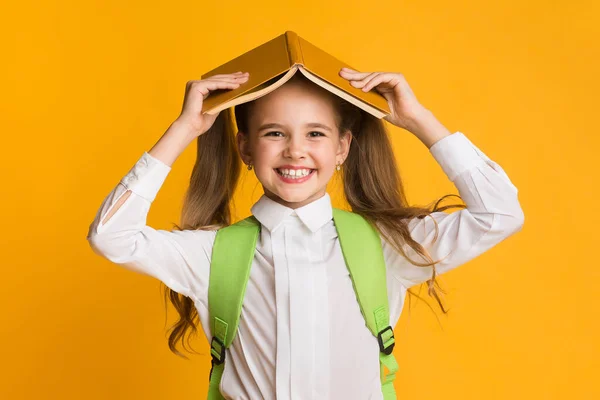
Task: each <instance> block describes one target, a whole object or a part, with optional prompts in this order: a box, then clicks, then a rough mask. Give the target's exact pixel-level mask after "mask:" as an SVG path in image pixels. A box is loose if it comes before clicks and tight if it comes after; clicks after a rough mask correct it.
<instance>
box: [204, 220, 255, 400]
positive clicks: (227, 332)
mask: <svg viewBox="0 0 600 400" xmlns="http://www.w3.org/2000/svg"><path fill="white" fill-rule="evenodd" d="M259 230H260V223H259V222H258V220H256V218H254V217H253V216H250V217H248V218H246V219H243V220H241V221H239V222H237V223H235V224H233V225H230V226H228V227H225V228H223V229H220V230H219V231H217V236H216V237H215V242H214V245H213V249H212V257H211V264H210V275H209V285H208V309H209V310H208V311H209V316H210V329H211V333H212V340H211V345H210V353H211V357H212V360H211V370H210V377H209V380H210V383H209V386H208V399H209V400H223V399H224V398H223V396H222V395H221V392H220V391H219V385H220V383H221V377H222V375H223V369H224V367H225V365H224V361H225V349H228V348H229V346H230V345H231V342H232V341H233V338H234V337H235V335H236V333H237V329H238V323H239V321H240V314H241V312H242V303H243V301H244V295H245V293H246V285H247V283H248V277H249V276H250V268H251V266H252V260H253V259H254V251H255V248H256V241H257V239H258V234H259Z"/></svg>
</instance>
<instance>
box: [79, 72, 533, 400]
mask: <svg viewBox="0 0 600 400" xmlns="http://www.w3.org/2000/svg"><path fill="white" fill-rule="evenodd" d="M340 75H341V76H342V77H344V78H346V79H347V80H348V84H349V85H353V86H354V87H356V88H362V90H365V91H368V90H377V91H378V92H379V93H381V94H382V95H383V96H385V98H386V99H387V101H388V103H389V105H390V108H391V110H392V112H391V114H390V115H389V116H387V117H385V120H386V121H388V122H389V123H392V124H394V125H396V126H399V127H401V128H404V129H405V130H407V131H409V132H411V133H412V134H414V135H415V136H416V137H417V138H418V139H419V140H420V141H421V142H423V144H424V145H425V146H427V147H428V149H429V151H430V153H431V155H432V156H433V157H434V158H435V160H436V161H437V162H438V163H439V165H440V167H441V168H442V170H443V171H444V173H445V174H446V175H447V176H448V179H450V180H451V181H452V182H453V183H454V184H455V185H456V188H457V189H458V191H459V193H460V197H461V198H462V200H463V201H464V202H465V204H466V209H462V210H460V211H456V212H453V213H445V212H443V210H444V209H447V208H449V207H451V206H446V207H438V205H437V203H436V204H435V206H434V207H433V208H432V207H428V208H421V207H413V206H409V205H408V204H407V201H406V197H405V194H404V190H403V186H402V180H401V179H400V177H399V176H398V171H397V168H396V164H395V160H394V154H393V151H392V146H391V143H390V140H389V138H388V133H387V131H386V127H385V125H384V122H383V121H381V120H379V119H377V118H375V117H373V116H371V115H370V114H367V113H366V112H364V111H362V110H361V109H359V108H357V107H355V106H353V105H351V104H349V103H347V102H346V101H344V100H343V99H341V98H339V97H337V96H335V95H333V94H331V93H330V92H328V91H326V90H324V89H322V88H320V87H318V86H316V85H314V84H313V83H311V82H309V81H306V80H305V78H303V77H302V75H300V74H296V76H294V78H293V79H292V80H290V81H289V82H287V83H286V84H284V85H283V86H282V87H280V88H278V89H276V90H275V91H273V92H271V93H270V94H268V95H266V96H264V97H261V98H259V99H257V100H255V101H253V102H250V103H245V104H242V105H239V106H237V107H236V108H235V110H234V111H235V112H234V114H233V115H232V114H231V110H227V111H224V112H222V113H220V114H219V116H218V117H217V116H211V115H204V114H202V113H201V111H202V103H203V100H204V99H205V98H206V97H207V96H208V95H209V94H210V92H211V91H213V90H217V89H233V88H237V87H239V85H243V84H244V82H246V81H247V78H248V74H247V73H241V72H237V73H233V74H227V75H217V76H213V77H210V78H207V79H204V80H196V81H190V82H188V83H187V87H186V92H185V98H184V102H183V107H182V111H181V114H180V115H179V116H178V118H177V119H176V120H175V121H174V122H173V123H172V124H171V126H170V127H169V128H168V130H167V131H166V132H165V133H164V135H163V136H162V137H161V138H160V140H159V141H158V142H157V143H156V144H155V145H154V146H153V147H152V148H151V149H150V150H149V151H148V152H144V153H143V154H142V155H141V157H140V159H139V160H138V161H137V163H136V164H135V165H134V166H133V168H132V169H131V170H130V171H129V172H128V173H127V174H126V175H125V176H124V177H123V179H122V180H121V181H120V182H119V184H118V185H117V186H116V187H115V188H114V189H113V190H112V192H110V193H109V195H108V196H107V197H106V199H105V200H104V202H103V203H102V205H101V207H100V210H99V211H98V213H97V214H96V217H95V219H94V221H93V222H92V224H91V226H90V229H89V233H88V240H89V242H90V245H91V246H92V248H93V249H94V251H95V252H96V253H98V254H100V255H101V256H103V257H105V258H107V259H108V260H110V261H112V262H114V263H117V264H121V265H123V266H124V267H125V268H128V269H131V270H134V271H137V272H140V273H144V274H147V275H150V276H153V277H155V278H157V279H159V280H160V281H162V282H163V283H164V284H165V285H166V287H168V289H167V290H168V291H169V297H170V300H171V301H172V303H173V305H174V306H175V308H176V309H177V311H178V312H179V314H180V317H181V319H180V321H179V322H178V323H177V324H176V325H174V328H173V332H172V333H171V335H170V337H169V346H170V348H171V350H172V351H173V352H175V353H176V354H179V355H181V353H179V352H178V351H177V350H176V349H175V343H176V342H177V341H178V340H181V342H182V343H183V344H184V347H185V343H184V342H183V337H184V335H185V333H186V330H187V329H188V328H189V329H191V330H192V331H195V328H196V325H197V321H198V320H199V322H200V323H201V325H202V328H203V330H204V333H205V335H206V337H207V338H208V340H209V341H210V339H211V332H210V324H209V318H208V317H209V315H208V282H209V273H210V261H211V252H212V246H213V242H214V238H215V236H216V232H217V229H219V228H222V227H225V226H227V225H230V224H231V223H232V222H234V221H232V217H231V210H230V206H231V204H230V202H231V200H232V195H233V193H234V189H235V187H236V184H237V183H238V177H239V174H240V169H241V168H240V166H241V164H240V159H241V160H242V161H243V162H244V163H245V164H246V165H247V168H248V170H252V169H253V170H254V173H255V174H256V176H257V178H258V180H259V181H260V183H261V184H262V187H263V190H264V195H263V196H262V197H261V198H260V199H259V200H258V201H257V202H256V203H255V204H254V205H253V206H252V214H253V215H254V216H255V217H256V218H257V220H258V221H259V222H260V224H261V231H260V232H261V233H260V237H259V240H258V243H257V246H256V252H255V256H254V260H253V264H252V268H251V271H250V277H249V281H248V285H247V289H246V293H245V297H244V303H243V308H242V313H241V317H240V322H239V328H238V333H237V335H236V336H235V339H234V341H233V343H232V345H231V347H230V348H229V349H228V350H227V352H226V361H225V366H224V367H225V369H224V371H223V376H222V380H221V385H220V391H221V394H222V395H223V397H224V398H226V399H275V398H277V399H280V400H281V399H361V400H364V399H381V398H382V393H381V382H380V364H379V359H378V352H379V348H378V343H377V339H376V338H375V337H374V336H373V335H372V334H371V332H370V331H369V330H368V329H367V327H366V325H365V320H364V318H363V316H362V315H361V312H360V307H359V304H358V302H357V299H356V295H355V292H354V290H353V287H352V281H351V278H350V276H349V273H348V270H347V268H346V265H345V263H344V258H343V255H342V252H341V248H340V244H339V240H338V236H337V232H336V229H335V226H334V223H333V220H332V205H331V200H330V196H329V194H328V193H327V192H326V186H327V183H328V182H329V181H330V179H331V178H332V177H333V176H334V175H335V174H337V175H339V176H340V179H342V180H343V185H344V194H345V197H346V200H347V201H348V203H349V205H350V207H351V210H352V211H353V212H355V213H358V214H360V215H362V216H363V217H364V218H365V219H367V220H368V221H369V222H371V223H372V224H373V226H375V227H376V229H377V230H378V231H379V232H380V236H381V239H382V246H383V251H384V258H385V263H386V269H387V272H386V273H387V289H388V298H389V306H390V324H391V326H392V327H393V326H395V325H396V323H397V321H398V318H399V316H400V313H401V311H402V308H403V304H404V299H405V296H406V293H407V292H408V290H409V289H410V288H411V287H413V286H415V285H418V284H421V283H423V282H427V283H428V287H429V293H430V295H433V296H435V297H436V299H437V301H438V302H439V297H438V296H437V294H436V291H435V288H434V283H435V282H436V281H435V276H436V274H437V275H439V274H441V273H444V272H447V271H449V270H451V269H453V268H455V267H457V266H459V265H461V264H464V263H466V262H467V261H469V260H472V259H473V258H475V257H477V256H478V255H480V254H482V253H483V252H485V251H487V250H489V249H490V248H492V247H493V246H495V245H496V244H498V243H500V242H501V241H502V240H504V239H506V238H507V237H509V236H510V235H512V234H514V233H516V232H517V231H519V230H520V229H521V227H522V225H523V220H524V216H523V212H522V210H521V207H520V204H519V201H518V199H517V188H516V187H515V186H514V185H513V184H512V182H511V181H510V179H509V178H508V176H507V175H506V173H505V172H504V170H503V169H502V168H501V167H500V166H499V165H498V164H497V163H495V162H494V161H492V160H491V159H490V158H488V157H487V156H486V155H485V154H484V153H483V152H482V151H481V150H479V149H478V148H477V147H476V146H475V145H474V144H473V143H472V142H471V141H470V140H469V139H468V138H467V137H466V136H465V135H464V134H463V133H461V132H455V133H453V134H450V132H449V131H448V130H447V129H446V128H445V127H444V126H443V125H442V124H441V123H440V122H439V121H438V120H437V119H436V118H435V117H434V115H433V114H432V113H431V112H430V111H429V110H428V109H426V108H425V107H424V106H422V105H421V104H420V103H419V102H418V100H417V98H416V97H415V95H414V94H413V92H412V90H411V88H410V87H409V85H408V83H407V82H406V80H405V79H404V77H403V76H402V75H401V74H398V73H389V72H380V73H377V72H375V73H361V72H358V71H354V70H347V69H343V70H341V71H340ZM234 117H235V122H236V124H237V134H236V131H235V130H234V129H235V127H234V125H233V118H234ZM195 139H197V140H198V154H197V160H196V164H195V165H194V168H193V171H192V176H191V180H190V187H189V190H188V192H187V194H186V199H185V203H184V208H183V212H182V226H181V227H179V226H178V227H177V229H176V230H173V231H166V230H155V229H153V228H152V227H150V226H147V225H146V216H147V214H148V211H149V208H150V205H151V204H152V201H153V200H154V198H155V197H156V195H157V193H158V191H159V189H160V187H161V186H162V184H163V182H164V180H165V178H166V177H167V175H168V174H169V172H170V170H171V166H172V165H173V163H174V161H175V160H176V159H177V157H178V156H179V155H180V154H181V153H182V151H183V150H184V149H185V148H186V147H187V146H188V145H189V144H190V143H191V142H192V141H194V140H195ZM238 154H239V155H238ZM248 173H250V172H248ZM444 197H446V196H444ZM455 207H461V208H465V206H464V205H457V206H455ZM438 236H439V237H438ZM418 258H422V259H421V260H418ZM434 261H435V262H436V263H435V264H434ZM166 294H167V293H166V292H165V295H166ZM440 305H441V303H440ZM442 309H443V307H442ZM400 364H401V363H400ZM401 365H402V364H401Z"/></svg>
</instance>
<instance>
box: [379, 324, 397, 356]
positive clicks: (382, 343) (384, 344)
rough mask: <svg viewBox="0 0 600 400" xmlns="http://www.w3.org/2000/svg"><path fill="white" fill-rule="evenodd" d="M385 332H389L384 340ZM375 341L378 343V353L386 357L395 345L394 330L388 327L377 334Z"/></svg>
mask: <svg viewBox="0 0 600 400" xmlns="http://www.w3.org/2000/svg"><path fill="white" fill-rule="evenodd" d="M387 331H390V333H389V335H390V336H389V337H387V338H386V339H385V340H384V339H383V334H384V333H386V332H387ZM377 341H378V342H379V351H381V352H382V353H383V354H386V355H390V354H392V350H394V345H395V344H396V340H395V339H394V330H393V329H392V327H391V326H388V327H387V328H385V329H383V330H382V331H381V332H379V334H377Z"/></svg>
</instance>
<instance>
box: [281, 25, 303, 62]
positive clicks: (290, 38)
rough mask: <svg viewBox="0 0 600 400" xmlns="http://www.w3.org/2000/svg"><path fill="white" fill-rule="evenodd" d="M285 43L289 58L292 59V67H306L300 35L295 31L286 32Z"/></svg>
mask: <svg viewBox="0 0 600 400" xmlns="http://www.w3.org/2000/svg"><path fill="white" fill-rule="evenodd" d="M285 43H286V45H287V51H288V57H289V59H290V67H292V66H294V65H295V64H302V65H304V57H303V56H302V48H301V47H300V40H298V34H297V33H296V32H293V31H286V32H285Z"/></svg>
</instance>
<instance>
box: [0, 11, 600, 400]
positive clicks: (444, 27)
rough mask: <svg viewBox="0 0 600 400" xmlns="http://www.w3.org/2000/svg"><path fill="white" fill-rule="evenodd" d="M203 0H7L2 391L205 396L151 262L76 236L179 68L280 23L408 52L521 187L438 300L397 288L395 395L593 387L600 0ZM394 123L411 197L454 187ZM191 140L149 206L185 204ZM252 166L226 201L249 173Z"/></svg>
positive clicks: (154, 134) (358, 62)
mask: <svg viewBox="0 0 600 400" xmlns="http://www.w3.org/2000/svg"><path fill="white" fill-rule="evenodd" d="M213 3H214V4H212V3H211V2H199V1H186V2H181V1H170V2H166V3H165V2H148V1H128V2H123V1H114V0H109V1H106V0H102V1H101V0H94V1H69V2H65V1H62V2H56V1H30V0H24V1H18V2H10V3H8V4H5V5H3V7H2V8H3V10H2V13H1V16H0V22H1V24H0V38H1V39H0V41H1V43H2V46H1V50H0V51H1V52H2V53H1V54H2V62H1V63H0V72H1V79H2V84H1V89H0V90H1V92H2V96H1V97H0V102H1V103H0V110H1V111H0V122H1V124H0V127H1V129H2V138H3V141H2V157H0V160H1V161H0V162H1V163H2V165H1V166H0V167H1V168H2V181H3V182H2V196H1V201H2V203H1V206H2V210H3V218H2V222H3V223H2V226H3V228H2V230H1V235H2V238H1V243H2V253H3V254H2V255H3V262H2V269H1V271H2V274H3V277H2V278H3V279H2V280H3V282H4V284H3V288H2V291H1V293H2V294H1V296H2V298H1V299H0V300H1V302H2V303H1V304H2V322H1V326H2V328H1V329H0V335H1V336H0V343H1V345H0V346H1V360H2V362H1V363H0V365H1V367H0V368H2V371H0V398H3V399H90V400H91V399H202V398H205V393H206V390H207V383H208V372H209V367H210V362H209V360H210V358H209V356H208V345H207V343H206V340H205V339H204V337H203V336H201V337H200V338H199V339H196V340H195V341H194V346H195V348H196V349H198V350H199V351H201V352H202V353H203V354H204V355H202V356H191V357H192V360H191V361H185V360H183V359H181V358H179V357H177V356H175V355H173V354H172V353H171V352H170V351H169V349H168V347H167V340H166V334H165V313H164V308H163V303H162V297H161V295H160V290H159V282H158V281H156V280H153V279H152V278H149V277H145V276H142V275H138V274H135V273H132V272H129V271H127V270H124V269H122V268H120V267H118V266H116V265H114V264H111V263H109V262H108V261H106V260H104V259H102V258H100V257H98V256H96V255H95V254H94V253H93V252H92V250H91V249H90V248H89V246H88V243H87V241H86V239H85V237H86V233H87V229H88V226H89V224H90V223H91V221H92V219H93V217H94V215H95V213H96V211H97V209H98V207H99V206H100V204H101V202H102V200H103V198H104V197H105V196H106V195H107V194H108V193H109V192H110V190H112V188H113V187H114V186H115V185H116V184H117V182H118V181H119V179H120V178H121V177H122V176H123V175H124V174H125V173H126V172H127V171H128V169H129V168H130V167H131V166H132V165H133V164H134V163H135V161H136V160H137V159H138V157H139V156H141V154H142V152H143V151H144V150H148V149H149V148H150V147H151V146H152V145H153V144H154V143H155V142H156V141H157V140H158V139H159V137H160V136H161V135H162V133H163V132H164V130H166V128H167V127H168V126H169V124H170V123H171V122H172V121H173V120H174V119H175V118H176V117H177V115H178V114H179V111H180V109H181V103H182V100H183V93H184V89H185V83H186V82H187V81H188V80H191V79H199V77H200V75H201V74H202V73H204V72H205V71H208V70H209V69H212V68H214V67H216V66H218V65H220V64H221V63H223V62H225V61H227V60H229V59H230V58H232V57H235V56H237V55H239V54H241V53H242V52H245V51H247V50H249V49H251V48H253V47H255V46H257V45H259V44H261V43H263V42H265V41H267V40H269V39H271V38H273V37H275V36H277V35H279V34H281V33H283V32H284V31H285V30H288V29H289V30H294V31H296V32H297V33H298V34H300V35H301V36H303V37H305V38H306V39H307V40H309V41H311V42H312V43H313V44H315V45H317V46H319V47H322V48H323V49H325V50H327V51H329V52H330V53H332V54H333V55H335V56H336V57H338V58H340V59H342V60H344V61H345V62H347V63H348V64H350V65H352V66H354V67H356V68H358V69H359V70H361V71H377V70H380V71H381V70H389V71H398V72H401V73H403V74H404V75H405V76H406V78H407V80H408V82H409V83H410V84H411V86H412V88H413V89H414V91H415V93H416V95H417V97H418V98H419V100H420V101H421V102H422V103H423V104H424V105H425V106H426V107H428V108H429V109H431V110H432V111H433V112H434V114H435V115H436V116H437V117H438V119H439V120H440V121H442V122H443V123H444V124H445V125H446V126H447V127H448V128H449V129H450V130H451V131H453V132H455V131H462V132H464V133H465V134H466V135H467V136H468V137H469V138H470V139H471V140H472V141H473V142H474V143H475V144H476V145H477V146H479V147H480V148H481V149H482V150H483V151H484V152H485V153H486V154H488V155H489V156H490V157H491V158H492V159H493V160H495V161H496V162H498V163H499V164H500V165H501V166H502V167H503V168H504V169H505V171H506V172H507V173H508V175H509V177H510V178H511V180H512V181H513V182H514V183H515V185H516V186H517V187H518V188H519V199H520V201H521V204H522V206H523V209H524V212H525V220H526V221H525V225H524V228H523V230H522V231H521V232H520V233H518V234H517V235H515V236H513V237H510V238H509V239H508V240H506V241H505V242H502V243H501V244H499V245H498V246H497V247H495V248H493V249H492V250H491V251H489V252H487V253H485V254H483V255H482V256H480V257H478V258H477V259H475V260H473V261H471V262H469V263H468V264H466V265H463V266H461V267H460V268H458V269H457V270H454V271H452V272H449V273H448V274H446V275H443V276H442V277H441V283H442V285H443V287H444V288H445V289H446V290H447V291H448V295H447V304H448V305H449V307H450V308H451V310H450V314H449V315H448V316H443V315H441V313H440V312H439V310H438V309H436V308H435V304H434V302H433V301H432V300H430V301H429V303H430V304H431V305H432V306H434V310H436V314H434V313H432V312H431V310H429V308H428V307H427V306H426V305H425V304H424V303H422V302H417V303H416V305H415V306H413V308H412V309H411V314H410V316H409V315H408V310H407V308H406V307H405V310H404V314H403V315H402V318H401V320H400V322H399V324H398V325H397V327H396V330H395V332H396V337H397V341H398V344H397V347H396V349H395V354H396V356H397V358H398V360H399V364H400V371H399V373H398V377H397V380H396V388H397V391H398V393H399V398H404V399H440V398H445V399H487V400H492V399H570V398H578V399H593V398H600V389H599V386H598V385H599V384H598V377H597V375H598V372H600V361H599V359H600V351H599V350H600V345H599V343H600V340H599V337H600V330H599V329H598V326H599V322H598V317H599V316H600V311H599V305H600V304H599V302H598V301H597V297H596V296H597V294H598V289H597V288H598V284H599V280H598V278H600V273H599V267H598V262H597V255H596V252H597V250H598V246H599V245H598V238H599V235H598V230H597V229H598V228H597V227H598V223H599V222H600V221H599V219H598V210H597V209H598V206H597V197H596V196H595V195H597V194H598V191H597V187H596V186H597V185H598V183H599V180H598V174H597V172H596V165H597V161H598V145H599V144H600V141H599V139H598V135H599V133H598V132H599V129H598V122H597V120H596V118H597V116H598V107H599V106H600V103H599V102H598V93H599V89H600V85H599V78H598V73H599V71H600V63H599V50H598V43H599V36H600V35H599V31H600V29H599V25H600V18H599V15H600V13H599V6H598V2H595V1H569V2H567V1H563V2H557V1H514V0H513V1H505V2H502V3H501V4H484V2H481V1H465V0H455V1H452V2H447V1H435V0H434V1H427V2H409V1H397V0H396V1H387V0H386V1H379V2H371V3H369V2H366V3H365V2H358V1H353V2H349V1H344V2H323V1H312V0H305V1H302V2H298V1H286V2H279V1H277V2H275V1H274V2H266V1H262V2H261V1H258V2H238V1H228V2H213ZM498 3H500V2H498ZM391 133H392V135H393V140H394V146H395V149H396V154H397V158H398V161H399V163H400V168H401V173H402V174H403V176H404V178H405V180H406V188H407V190H408V195H409V200H410V201H411V202H412V203H419V204H424V203H427V202H429V201H431V200H433V199H434V198H437V197H439V196H442V195H444V194H447V193H456V190H455V188H454V186H453V185H452V183H451V182H450V181H448V180H447V178H446V176H445V175H444V174H443V172H442V170H441V169H440V168H439V166H438V165H437V163H436V162H435V160H434V159H433V157H431V155H430V154H429V152H428V150H427V149H426V147H425V146H423V144H422V143H421V142H419V141H418V140H417V139H416V138H415V137H414V136H412V135H411V134H410V133H409V132H407V131H404V130H401V129H399V128H391ZM194 152H195V143H194V145H193V146H190V147H189V148H188V149H187V150H186V151H185V152H184V154H183V155H182V156H181V158H180V159H179V160H178V161H177V162H176V163H175V164H174V167H173V170H172V172H171V174H170V175H169V177H168V178H167V181H166V183H165V185H164V186H163V188H162V190H161V192H160V193H159V195H158V197H157V199H156V201H155V203H154V204H153V207H152V209H151V212H150V215H149V218H148V224H149V225H151V226H153V227H156V228H165V229H169V228H171V227H172V222H176V221H178V217H179V211H180V207H181V200H182V197H183V193H184V190H185V186H186V184H187V181H188V178H189V174H190V171H191V167H192V165H193V162H194V157H195V153H194ZM252 176H253V175H252V174H251V175H249V177H250V178H248V179H247V180H246V181H245V182H244V185H243V188H242V191H243V193H242V195H240V196H239V197H238V200H240V201H239V202H238V205H239V206H240V213H241V214H243V215H240V216H245V215H247V213H248V211H249V207H250V204H251V203H252V202H254V201H255V200H256V199H257V198H258V196H259V195H260V187H258V188H257V187H256V181H254V180H253V178H252ZM423 289H424V288H423ZM421 294H422V295H425V294H426V293H425V290H422V291H421ZM174 313H175V311H174V310H173V309H172V308H170V307H169V314H168V318H167V319H168V321H167V323H168V324H170V323H171V322H173V321H174V315H175V314H174ZM437 318H439V322H438V320H437ZM349 351H352V350H351V349H349Z"/></svg>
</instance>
